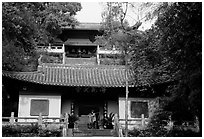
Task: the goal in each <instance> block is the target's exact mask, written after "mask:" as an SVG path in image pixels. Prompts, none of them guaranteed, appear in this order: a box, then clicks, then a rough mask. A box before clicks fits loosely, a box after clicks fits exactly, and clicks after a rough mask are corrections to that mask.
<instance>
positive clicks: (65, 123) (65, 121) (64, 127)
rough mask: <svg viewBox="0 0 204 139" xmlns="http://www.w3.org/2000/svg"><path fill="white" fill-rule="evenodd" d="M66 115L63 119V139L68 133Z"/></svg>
mask: <svg viewBox="0 0 204 139" xmlns="http://www.w3.org/2000/svg"><path fill="white" fill-rule="evenodd" d="M68 118H69V117H68V114H67V113H65V119H64V125H63V130H62V134H63V137H67V132H68Z"/></svg>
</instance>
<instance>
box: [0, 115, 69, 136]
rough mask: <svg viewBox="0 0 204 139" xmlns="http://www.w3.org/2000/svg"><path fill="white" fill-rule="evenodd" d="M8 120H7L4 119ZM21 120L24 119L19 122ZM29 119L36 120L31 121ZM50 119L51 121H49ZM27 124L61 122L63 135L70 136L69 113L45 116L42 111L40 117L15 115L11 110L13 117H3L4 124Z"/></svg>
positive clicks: (39, 124) (40, 124)
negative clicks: (63, 115) (59, 115)
mask: <svg viewBox="0 0 204 139" xmlns="http://www.w3.org/2000/svg"><path fill="white" fill-rule="evenodd" d="M4 120H7V121H4ZM19 120H20V121H21V120H23V121H21V122H19ZM29 120H34V121H32V122H29ZM47 120H49V121H50V122H48V121H47ZM25 124H38V126H40V127H42V125H43V124H44V125H45V126H47V125H48V124H59V125H61V126H63V129H62V135H63V137H66V136H68V114H67V113H66V114H65V117H62V116H61V117H43V116H42V114H41V113H40V114H39V116H38V117H14V112H11V117H2V125H25Z"/></svg>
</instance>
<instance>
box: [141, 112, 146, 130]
mask: <svg viewBox="0 0 204 139" xmlns="http://www.w3.org/2000/svg"><path fill="white" fill-rule="evenodd" d="M141 118H142V120H141V123H142V124H141V125H142V127H144V126H145V118H144V114H141Z"/></svg>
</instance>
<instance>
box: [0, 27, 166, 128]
mask: <svg viewBox="0 0 204 139" xmlns="http://www.w3.org/2000/svg"><path fill="white" fill-rule="evenodd" d="M99 28H100V24H97V23H80V24H79V25H78V26H76V27H74V28H73V27H67V28H63V31H62V34H60V35H59V37H58V38H57V39H56V40H55V42H54V43H52V44H48V45H46V46H43V45H39V46H38V51H41V52H46V53H47V55H49V57H44V56H43V55H42V56H41V57H40V58H39V65H38V69H37V71H34V72H10V71H3V72H2V74H3V87H4V90H6V92H7V99H8V100H7V101H8V102H10V103H8V104H9V105H8V106H7V107H10V108H7V110H8V109H10V110H9V111H4V109H3V116H9V114H10V112H11V111H13V112H15V116H18V117H36V116H38V115H39V113H42V116H47V117H60V116H61V115H63V114H65V113H68V114H74V115H77V116H79V118H80V121H87V122H88V119H87V115H88V114H89V113H90V112H91V111H92V110H94V111H95V113H96V115H97V120H100V119H103V118H104V117H107V116H108V115H109V114H110V113H117V114H118V116H119V121H120V123H121V125H122V126H124V123H125V93H126V92H125V79H126V78H125V77H126V75H125V66H124V62H123V60H121V59H120V58H115V57H116V55H117V56H118V57H120V56H119V55H120V53H121V52H120V51H119V50H116V49H115V48H113V49H112V50H106V49H105V48H103V47H101V46H100V45H98V44H97V43H96V41H95V36H97V35H101V34H102V32H101V31H100V30H99ZM150 82H151V83H152V86H153V87H154V90H156V92H152V91H151V89H143V90H142V89H141V88H142V87H141V86H139V85H137V83H135V82H134V72H133V71H131V70H128V85H129V99H128V124H129V128H133V127H137V126H139V125H140V122H138V120H140V119H141V116H142V115H143V116H144V118H145V119H146V120H147V121H148V118H149V117H150V116H151V115H152V114H153V112H154V110H155V107H156V106H158V104H159V100H158V99H157V96H159V95H160V94H161V93H162V91H163V90H164V88H163V90H162V87H161V86H159V85H158V84H159V83H160V81H150ZM11 86H12V87H11ZM141 90H142V91H141ZM85 123H86V122H85Z"/></svg>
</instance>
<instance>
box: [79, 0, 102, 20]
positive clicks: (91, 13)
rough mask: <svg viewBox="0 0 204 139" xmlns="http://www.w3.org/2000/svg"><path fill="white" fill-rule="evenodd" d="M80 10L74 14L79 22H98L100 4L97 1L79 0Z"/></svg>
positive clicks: (100, 11)
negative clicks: (82, 0)
mask: <svg viewBox="0 0 204 139" xmlns="http://www.w3.org/2000/svg"><path fill="white" fill-rule="evenodd" d="M81 5H82V10H81V11H79V12H78V13H77V15H76V18H77V19H78V21H79V22H92V23H100V22H101V21H102V18H101V13H102V9H103V8H102V5H101V4H100V3H99V2H81Z"/></svg>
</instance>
